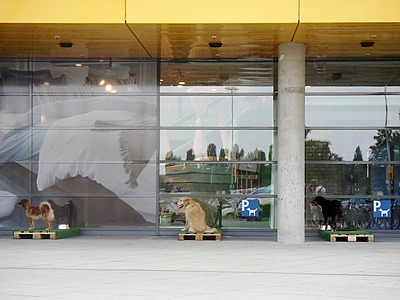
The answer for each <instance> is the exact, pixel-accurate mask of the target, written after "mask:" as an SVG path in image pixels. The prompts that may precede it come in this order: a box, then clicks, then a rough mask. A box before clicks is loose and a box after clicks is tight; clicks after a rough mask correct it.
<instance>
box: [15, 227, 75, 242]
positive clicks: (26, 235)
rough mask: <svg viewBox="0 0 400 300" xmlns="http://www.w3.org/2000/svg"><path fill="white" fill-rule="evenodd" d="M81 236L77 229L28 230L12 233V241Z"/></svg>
mask: <svg viewBox="0 0 400 300" xmlns="http://www.w3.org/2000/svg"><path fill="white" fill-rule="evenodd" d="M80 234H81V230H80V228H78V227H72V228H69V229H50V230H46V229H28V230H18V231H14V232H13V238H14V239H31V240H57V239H63V238H68V237H73V236H78V235H80Z"/></svg>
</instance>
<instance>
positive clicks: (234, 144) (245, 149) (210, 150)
mask: <svg viewBox="0 0 400 300" xmlns="http://www.w3.org/2000/svg"><path fill="white" fill-rule="evenodd" d="M274 132H275V131H274V130H161V132H160V136H161V145H160V147H161V149H160V159H161V160H200V159H201V160H243V161H244V160H246V161H265V160H271V157H272V144H273V140H274Z"/></svg>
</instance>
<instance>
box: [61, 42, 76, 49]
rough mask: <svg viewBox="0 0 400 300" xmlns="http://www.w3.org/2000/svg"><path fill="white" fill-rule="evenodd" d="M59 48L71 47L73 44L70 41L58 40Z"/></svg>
mask: <svg viewBox="0 0 400 300" xmlns="http://www.w3.org/2000/svg"><path fill="white" fill-rule="evenodd" d="M58 44H59V45H60V47H61V48H71V47H72V46H73V45H74V44H73V43H71V42H60V43H58Z"/></svg>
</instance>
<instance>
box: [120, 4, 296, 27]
mask: <svg viewBox="0 0 400 300" xmlns="http://www.w3.org/2000/svg"><path fill="white" fill-rule="evenodd" d="M297 20H298V0H240V1H239V0H201V1H198V0H196V1H194V0H170V1H165V0H153V1H150V2H147V1H143V0H141V1H138V0H127V21H128V23H200V24H201V23H203V24H204V23H222V24H224V23H225V24H226V23H297Z"/></svg>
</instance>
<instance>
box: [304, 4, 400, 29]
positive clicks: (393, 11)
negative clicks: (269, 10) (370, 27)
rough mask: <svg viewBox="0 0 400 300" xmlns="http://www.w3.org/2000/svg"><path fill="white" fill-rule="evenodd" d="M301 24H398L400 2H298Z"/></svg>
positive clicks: (399, 20)
mask: <svg viewBox="0 0 400 300" xmlns="http://www.w3.org/2000/svg"><path fill="white" fill-rule="evenodd" d="M300 20H301V22H303V23H308V22H317V23H336V22H342V23H352V22H356V23H358V22H363V23H370V22H400V0H300Z"/></svg>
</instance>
